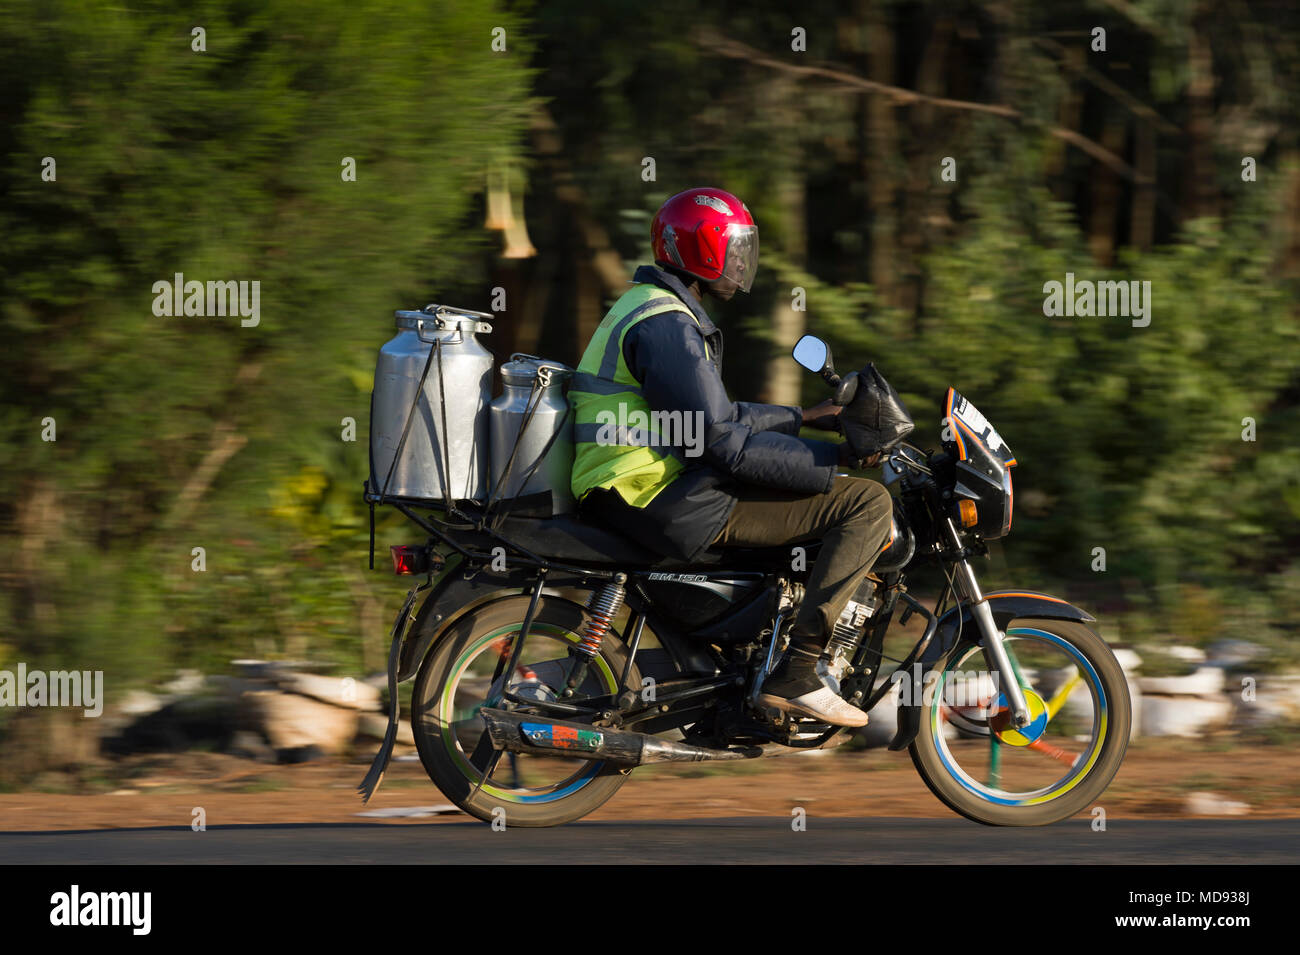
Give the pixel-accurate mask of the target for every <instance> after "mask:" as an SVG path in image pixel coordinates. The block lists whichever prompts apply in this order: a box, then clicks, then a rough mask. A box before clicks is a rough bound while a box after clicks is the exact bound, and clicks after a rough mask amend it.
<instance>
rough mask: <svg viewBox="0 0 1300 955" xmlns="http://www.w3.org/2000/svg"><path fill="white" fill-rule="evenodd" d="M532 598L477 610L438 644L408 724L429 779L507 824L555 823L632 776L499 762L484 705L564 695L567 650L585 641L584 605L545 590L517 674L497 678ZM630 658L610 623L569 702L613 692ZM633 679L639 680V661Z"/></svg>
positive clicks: (595, 766) (601, 765) (540, 761)
mask: <svg viewBox="0 0 1300 955" xmlns="http://www.w3.org/2000/svg"><path fill="white" fill-rule="evenodd" d="M528 602H529V598H527V597H508V598H504V599H502V600H497V601H493V602H491V603H488V604H485V605H483V606H481V607H478V608H475V609H474V610H471V611H470V612H469V613H467V614H465V616H463V617H462V618H460V619H459V620H457V621H456V622H455V623H454V624H452V626H451V627H450V628H449V629H448V631H447V632H446V633H445V634H443V635H442V636H441V637H440V638H439V639H438V640H437V642H436V643H434V645H433V646H432V647H431V648H430V650H429V653H428V655H427V656H426V657H425V659H424V662H423V663H422V664H421V665H420V670H419V673H418V674H417V675H416V678H415V686H414V689H413V691H412V696H411V729H412V732H413V733H414V735H415V744H416V748H417V749H418V750H419V753H420V760H421V761H422V762H423V763H424V768H425V771H426V772H427V773H428V774H429V778H430V779H432V780H433V782H434V784H435V785H437V787H438V788H439V789H440V790H441V791H442V793H443V795H445V796H446V797H447V798H448V799H450V800H451V801H452V802H453V803H455V804H456V805H457V806H459V807H460V808H462V809H464V810H465V811H466V812H468V813H470V814H471V815H473V816H477V817H478V818H479V819H482V820H484V821H492V820H493V819H495V818H504V821H505V824H506V825H507V826H524V827H536V826H555V825H559V824H561V823H565V822H571V821H573V820H574V819H580V818H581V817H583V816H585V815H587V814H588V813H589V812H591V811H593V810H594V809H596V808H597V807H599V806H600V805H601V804H602V803H604V802H605V800H607V799H609V797H610V796H612V795H614V793H615V792H616V791H617V790H618V788H619V786H621V785H622V784H623V780H624V779H625V778H626V775H625V773H624V772H621V771H620V767H618V766H615V765H613V764H611V763H606V762H597V761H592V760H580V759H561V758H555V757H549V756H531V755H529V754H524V753H521V754H513V753H504V754H502V755H501V756H500V758H498V759H496V761H495V764H493V763H492V758H493V756H494V755H495V751H494V750H493V749H492V748H491V745H490V744H489V743H488V739H487V734H486V732H485V730H484V724H483V720H482V718H481V717H480V716H478V711H479V709H481V708H483V707H484V706H485V705H491V706H494V707H496V708H499V709H519V708H520V706H519V704H515V703H511V702H509V701H505V700H503V699H502V692H503V691H506V690H508V691H509V692H510V693H511V694H512V695H514V696H517V697H524V698H528V699H537V700H548V701H549V700H555V699H557V698H559V696H560V693H561V691H562V690H563V687H564V684H565V681H566V679H567V677H568V674H569V672H570V669H569V668H570V667H571V666H572V665H573V663H574V661H573V658H571V657H570V656H569V648H570V647H572V646H575V645H576V644H577V643H578V639H579V633H580V631H581V629H582V624H583V618H584V612H583V609H582V608H581V607H579V606H578V605H577V604H574V603H572V602H570V601H568V600H564V599H562V598H559V597H546V596H544V597H542V599H541V600H540V601H539V603H538V607H537V616H536V619H535V620H534V622H533V625H532V627H531V628H530V629H529V631H528V637H527V639H526V640H525V641H524V646H523V649H522V651H521V653H520V656H519V658H518V660H517V662H516V666H515V668H514V672H513V673H504V672H502V673H500V674H499V675H497V671H498V670H500V669H502V668H503V667H502V663H503V661H505V662H508V660H509V655H510V652H511V649H512V647H513V643H514V640H515V639H516V638H517V636H518V634H519V630H520V628H521V627H522V625H523V620H524V615H525V614H526V613H527V611H528ZM626 659H627V655H626V651H625V649H624V647H623V644H622V641H620V640H619V639H618V637H617V635H616V634H615V633H614V632H613V631H612V630H611V631H610V632H609V633H607V634H606V635H605V637H604V640H603V642H602V646H601V652H600V653H599V654H598V655H597V656H596V657H595V658H594V659H593V660H592V662H591V665H590V667H589V668H588V672H587V675H586V678H585V679H584V680H583V681H582V682H581V683H580V684H579V685H578V686H577V687H576V688H575V691H574V694H573V696H571V697H565V698H564V702H566V703H581V702H582V701H583V700H584V699H590V698H593V697H598V696H606V695H609V694H616V693H617V692H618V689H619V688H618V681H619V678H620V677H621V676H622V673H623V666H624V662H625V661H626ZM494 676H495V679H494ZM629 684H630V685H632V686H640V685H641V677H640V674H639V673H638V672H637V670H636V668H635V667H633V669H632V673H631V675H630V676H629ZM538 712H540V711H538ZM565 719H566V720H570V721H574V720H577V718H576V717H565ZM489 766H490V767H491V771H490V773H489V774H488V777H487V779H486V780H483V773H484V770H485V769H487V768H488V767H489ZM480 780H483V785H482V786H481V787H479V782H480Z"/></svg>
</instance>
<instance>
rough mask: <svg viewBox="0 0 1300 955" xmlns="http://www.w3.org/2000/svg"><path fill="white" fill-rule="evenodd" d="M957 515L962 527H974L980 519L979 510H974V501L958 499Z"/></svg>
mask: <svg viewBox="0 0 1300 955" xmlns="http://www.w3.org/2000/svg"><path fill="white" fill-rule="evenodd" d="M957 516H958V517H959V518H960V519H961V526H962V527H974V526H975V525H976V524H978V523H979V519H980V517H979V511H978V510H976V508H975V502H974V501H966V500H961V501H958V502H957Z"/></svg>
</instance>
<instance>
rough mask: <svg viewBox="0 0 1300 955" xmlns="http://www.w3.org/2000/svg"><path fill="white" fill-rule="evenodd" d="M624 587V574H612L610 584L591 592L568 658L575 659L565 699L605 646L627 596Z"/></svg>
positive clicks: (570, 694)
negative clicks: (576, 640) (583, 617)
mask: <svg viewBox="0 0 1300 955" xmlns="http://www.w3.org/2000/svg"><path fill="white" fill-rule="evenodd" d="M625 583H627V574H615V575H614V580H613V581H612V582H610V583H608V584H605V586H603V587H601V588H600V589H599V590H597V591H594V592H593V593H592V595H591V597H590V598H588V600H587V614H588V619H587V620H586V622H585V623H584V624H583V625H582V633H581V634H580V635H579V640H578V645H577V646H575V647H574V648H573V649H572V650H571V651H570V655H571V656H573V657H576V658H577V661H576V662H577V665H576V666H575V667H574V668H573V669H572V671H571V672H570V673H569V679H568V680H567V681H566V685H565V693H564V695H565V696H572V695H573V690H574V688H575V687H576V686H578V684H580V683H581V682H582V681H583V679H584V677H585V676H586V674H587V666H588V665H589V664H590V663H591V661H592V660H594V659H596V655H597V654H598V653H600V648H601V645H602V644H603V643H604V642H605V634H606V633H608V632H609V627H610V624H612V623H613V622H614V618H615V617H617V616H618V612H619V610H620V609H621V608H622V606H623V598H624V596H626V593H627V591H626V590H625V589H624V587H623V585H624V584H625Z"/></svg>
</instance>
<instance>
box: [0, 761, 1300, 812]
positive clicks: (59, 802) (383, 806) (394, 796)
mask: <svg viewBox="0 0 1300 955" xmlns="http://www.w3.org/2000/svg"><path fill="white" fill-rule="evenodd" d="M369 757H370V753H368V752H367V753H358V754H357V755H356V756H355V757H354V758H353V759H352V760H334V761H321V762H316V763H307V764H303V765H297V766H276V765H270V764H265V763H257V762H253V761H250V760H247V759H240V758H237V757H233V756H226V755H221V754H215V753H182V754H169V755H152V756H134V757H130V758H128V759H125V760H120V761H116V762H114V763H112V764H103V765H101V766H99V767H98V769H97V770H95V771H93V772H91V771H83V772H82V773H81V774H80V775H79V776H78V777H77V778H72V777H62V776H48V777H46V778H44V779H43V780H41V781H40V785H41V787H42V789H43V790H44V791H40V790H33V791H25V792H14V793H0V831H10V832H12V831H52V830H75V829H112V828H140V827H150V826H190V825H191V822H192V821H193V820H194V819H195V810H196V809H202V810H203V814H204V817H205V820H206V824H207V825H208V826H220V825H247V824H256V823H272V824H274V823H281V824H283V823H357V822H390V823H393V824H398V825H400V824H402V823H403V822H410V821H416V822H421V823H428V822H430V821H436V820H464V819H465V818H467V817H466V816H464V815H463V814H461V813H459V812H455V813H448V814H444V815H434V816H427V815H426V816H420V817H415V816H400V815H399V816H393V817H383V816H378V817H373V816H362V815H359V813H362V812H365V811H369V810H402V809H407V808H412V807H436V806H443V807H446V805H447V801H446V799H445V798H444V797H443V796H442V794H441V793H440V792H438V790H437V789H435V788H434V787H433V785H432V783H430V782H429V781H428V778H427V777H426V776H425V774H424V770H423V768H422V767H421V766H420V764H419V762H418V761H412V760H410V759H402V760H396V761H394V763H393V764H392V766H391V767H390V768H389V772H388V775H387V777H386V778H385V780H384V785H383V787H382V788H381V789H380V791H379V793H378V795H377V796H376V797H375V799H374V800H372V801H371V804H370V805H369V806H363V805H362V804H361V801H360V799H359V798H358V797H357V796H356V794H355V792H354V790H355V786H356V784H357V782H358V781H360V779H361V777H362V776H363V775H364V774H365V771H366V768H367V765H368V763H369ZM1192 792H1211V793H1216V794H1218V795H1219V796H1222V797H1224V798H1226V799H1230V800H1234V801H1237V802H1242V803H1246V804H1247V805H1248V806H1249V807H1250V809H1249V814H1248V816H1246V818H1295V817H1300V750H1297V749H1296V748H1294V747H1291V746H1280V745H1239V744H1236V743H1234V742H1232V741H1231V740H1229V739H1225V740H1222V741H1215V740H1210V741H1204V742H1203V741H1181V740H1144V741H1140V742H1138V743H1136V744H1135V745H1133V746H1132V747H1130V749H1129V753H1128V756H1127V758H1126V759H1125V762H1124V766H1123V768H1122V769H1121V770H1120V772H1119V774H1118V775H1117V776H1116V778H1115V780H1114V782H1113V783H1112V784H1111V787H1110V789H1109V790H1108V791H1107V792H1106V793H1105V795H1104V796H1103V797H1102V798H1101V799H1100V800H1098V805H1101V806H1103V807H1104V808H1105V809H1106V811H1107V814H1108V815H1109V816H1110V817H1114V818H1126V817H1127V818H1135V817H1147V818H1151V817H1163V818H1172V817H1181V816H1184V815H1185V813H1186V805H1185V803H1186V799H1187V796H1188V794H1190V793H1192ZM796 806H801V807H803V808H804V809H805V810H806V811H807V812H808V814H809V815H811V816H905V817H912V818H952V813H950V812H949V810H948V809H947V808H946V807H945V806H943V805H942V804H941V803H940V802H939V801H938V800H937V799H935V797H934V796H933V795H931V793H930V791H929V790H928V789H926V787H925V784H924V783H923V782H921V779H920V777H919V776H917V774H916V771H915V769H914V768H913V767H912V762H911V760H910V759H909V758H908V756H907V754H906V753H890V752H887V751H884V750H870V751H844V750H839V751H833V752H829V753H825V754H822V755H806V754H805V755H799V756H790V757H782V758H778V759H768V760H761V761H757V762H754V763H712V764H709V763H703V764H701V763H697V764H691V765H686V766H655V767H642V768H640V769H638V770H636V771H635V772H634V773H633V774H632V775H631V777H629V779H628V782H627V783H626V784H625V785H624V786H623V788H622V789H621V790H620V791H619V792H618V794H617V795H615V796H614V798H613V799H611V800H610V801H609V802H608V803H606V804H605V805H604V806H603V807H602V808H601V809H600V810H599V811H597V812H596V813H593V814H592V815H591V816H590V817H588V818H590V819H594V820H632V819H685V818H707V817H720V816H743V815H766V816H782V815H789V814H790V812H791V810H792V809H793V808H794V807H796Z"/></svg>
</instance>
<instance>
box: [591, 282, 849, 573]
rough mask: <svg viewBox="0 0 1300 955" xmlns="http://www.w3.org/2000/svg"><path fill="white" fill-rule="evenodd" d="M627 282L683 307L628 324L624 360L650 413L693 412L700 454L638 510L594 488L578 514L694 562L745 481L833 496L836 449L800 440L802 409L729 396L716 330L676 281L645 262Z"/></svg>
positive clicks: (718, 529)
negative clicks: (699, 429)
mask: <svg viewBox="0 0 1300 955" xmlns="http://www.w3.org/2000/svg"><path fill="white" fill-rule="evenodd" d="M633 281H634V282H636V283H638V284H640V283H644V282H650V283H653V284H655V285H657V286H659V287H660V288H663V289H666V290H667V291H669V292H672V293H673V294H674V295H676V296H677V298H678V299H680V300H681V302H682V310H681V311H672V312H664V313H662V314H659V315H654V316H651V317H650V318H647V319H643V320H642V321H640V322H638V323H637V324H636V325H634V326H633V327H632V329H631V330H630V331H629V332H628V333H627V335H626V336H625V337H624V339H623V358H624V360H625V361H626V362H627V367H628V369H629V370H630V371H631V372H632V375H633V376H634V377H635V378H636V379H637V381H639V382H640V383H641V388H642V393H643V394H644V396H645V399H646V401H647V402H648V403H649V405H650V407H651V409H653V410H655V411H679V412H683V413H686V414H693V413H699V415H700V416H701V417H702V420H703V426H704V438H703V453H702V454H701V455H699V456H697V457H683V461H684V462H685V464H686V468H685V469H684V470H683V471H682V472H681V473H680V474H678V476H677V477H676V479H675V480H673V481H672V482H671V483H670V484H669V485H668V486H667V487H665V488H664V489H663V490H662V491H660V492H659V493H658V494H657V495H656V496H655V498H654V500H652V501H651V502H650V503H649V504H647V505H646V506H645V507H644V508H634V507H630V506H629V505H627V504H625V503H624V502H623V500H622V499H621V498H620V497H619V496H618V495H617V494H615V493H612V492H602V491H599V490H597V491H593V492H591V493H590V494H589V495H587V497H586V498H585V499H584V500H583V506H582V515H583V517H584V518H585V519H589V520H596V521H599V522H601V523H605V524H609V525H611V526H612V527H615V528H617V529H619V530H620V531H622V532H623V533H625V534H627V535H628V536H630V537H632V538H634V539H635V540H637V541H639V542H641V543H642V544H644V545H646V546H648V547H650V548H652V549H654V550H655V551H657V552H659V553H661V554H666V555H669V556H673V557H679V558H683V559H687V560H690V559H694V558H695V557H698V556H699V554H700V553H701V552H702V551H704V550H705V549H706V548H708V546H709V544H711V543H712V542H713V540H714V538H716V537H717V536H718V534H719V533H720V532H721V531H722V527H723V525H724V524H726V522H727V518H728V517H729V516H730V515H731V509H732V508H733V507H734V506H735V503H736V497H735V492H736V491H738V490H740V488H741V487H743V485H746V484H749V485H758V486H761V487H770V488H780V489H782V490H789V491H803V492H805V493H808V494H816V493H820V492H825V491H828V490H830V487H831V483H832V481H833V480H834V478H835V473H836V469H837V468H836V465H837V463H838V449H837V448H836V446H835V445H833V444H828V443H826V442H823V441H807V440H804V439H802V438H799V437H796V435H797V433H798V431H799V427H800V424H801V423H802V419H803V415H802V412H801V411H800V409H799V408H796V407H789V406H783V405H764V404H754V403H751V402H747V401H734V402H733V401H732V400H731V399H730V398H728V397H727V392H726V389H725V388H724V387H723V384H722V333H721V332H720V331H718V329H717V327H716V326H715V325H714V324H713V322H712V321H711V320H710V319H709V316H708V314H707V313H706V312H705V311H704V309H703V308H701V307H700V305H699V303H698V302H696V300H695V297H694V296H693V295H691V293H690V292H689V291H687V289H686V287H685V286H684V285H683V284H682V283H681V281H679V280H678V279H677V278H676V276H673V275H671V274H669V273H668V272H665V271H663V270H662V269H659V268H655V267H654V266H648V265H647V266H642V267H641V268H639V269H637V271H636V275H635V276H633ZM692 315H693V316H694V319H695V320H694V321H692ZM696 322H698V324H696ZM706 343H707V346H708V357H707V358H706V357H705V345H706Z"/></svg>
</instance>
